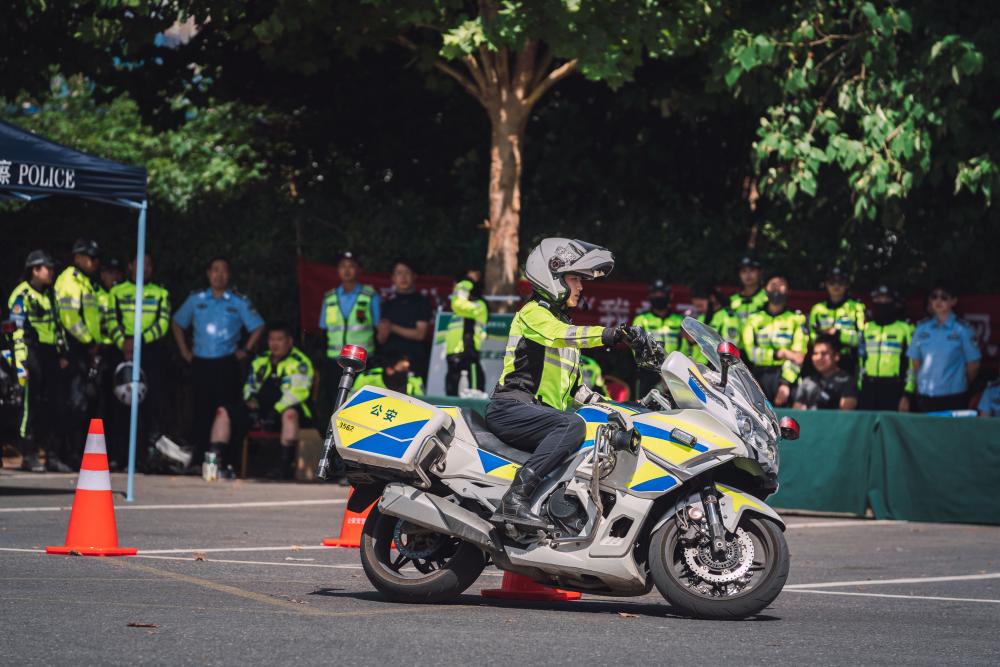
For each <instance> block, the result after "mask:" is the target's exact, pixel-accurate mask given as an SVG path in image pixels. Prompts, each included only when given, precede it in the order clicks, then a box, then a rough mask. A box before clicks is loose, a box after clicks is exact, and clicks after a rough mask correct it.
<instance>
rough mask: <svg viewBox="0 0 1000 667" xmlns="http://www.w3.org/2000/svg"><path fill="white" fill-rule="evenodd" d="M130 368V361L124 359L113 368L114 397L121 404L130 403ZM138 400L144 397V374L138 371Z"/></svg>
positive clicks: (131, 365)
mask: <svg viewBox="0 0 1000 667" xmlns="http://www.w3.org/2000/svg"><path fill="white" fill-rule="evenodd" d="M132 368H133V364H132V362H131V361H124V362H122V363H120V364H118V366H117V367H116V368H115V374H114V376H113V378H114V386H115V389H114V393H115V398H117V399H118V400H119V402H121V403H122V404H123V405H129V406H130V405H132ZM138 395H139V402H140V403H142V399H144V398H146V374H145V373H143V372H142V370H141V369H140V371H139V392H138Z"/></svg>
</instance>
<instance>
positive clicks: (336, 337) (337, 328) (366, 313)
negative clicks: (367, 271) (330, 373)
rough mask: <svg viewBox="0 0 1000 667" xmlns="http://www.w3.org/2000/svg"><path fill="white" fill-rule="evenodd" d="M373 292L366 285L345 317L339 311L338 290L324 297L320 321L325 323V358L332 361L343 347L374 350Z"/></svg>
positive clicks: (372, 289) (333, 290) (331, 291)
mask: <svg viewBox="0 0 1000 667" xmlns="http://www.w3.org/2000/svg"><path fill="white" fill-rule="evenodd" d="M374 296H375V290H374V288H372V287H369V286H368V285H363V286H362V287H361V293H360V294H358V297H357V298H356V299H355V300H354V307H353V308H351V312H349V313H348V314H347V318H346V319H345V318H344V314H343V313H342V312H340V302H339V299H338V298H337V290H335V289H332V290H330V291H329V292H327V293H326V296H325V297H323V321H324V322H325V323H326V356H327V357H329V358H331V359H333V358H335V357H337V356H338V355H339V354H340V350H341V349H343V347H344V346H345V345H359V346H361V347H363V348H365V349H366V350H368V352H372V350H373V349H374V347H375V324H374V322H373V320H374V317H373V315H372V298H373V297H374Z"/></svg>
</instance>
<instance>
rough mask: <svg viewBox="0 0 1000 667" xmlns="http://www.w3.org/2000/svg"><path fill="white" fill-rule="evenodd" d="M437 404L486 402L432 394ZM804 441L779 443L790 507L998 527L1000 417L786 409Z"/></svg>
mask: <svg viewBox="0 0 1000 667" xmlns="http://www.w3.org/2000/svg"><path fill="white" fill-rule="evenodd" d="M428 400H429V401H430V402H432V403H434V404H436V405H459V406H461V407H471V408H473V409H475V410H476V411H478V412H479V413H480V414H482V413H483V411H484V410H485V408H486V404H487V403H488V401H484V400H475V399H456V398H452V397H433V398H429V399H428ZM778 412H779V414H780V415H790V416H793V417H794V418H795V419H796V420H798V422H799V426H800V427H801V430H802V437H801V438H799V439H798V440H795V441H793V442H787V441H784V442H782V443H781V444H780V446H779V447H780V450H781V465H780V473H779V475H778V481H779V483H780V489H779V491H778V493H776V494H775V495H774V496H771V497H770V498H768V503H769V504H770V505H772V506H773V507H777V508H781V509H786V510H809V511H814V512H836V513H848V514H854V515H857V516H861V515H863V514H864V513H865V510H866V509H867V508H868V507H871V508H872V511H873V512H874V514H875V516H876V518H879V519H903V520H907V521H937V522H948V523H987V524H1000V419H977V418H961V419H956V418H950V417H928V416H926V415H910V414H901V413H894V412H861V411H852V412H835V411H798V410H779V411H778Z"/></svg>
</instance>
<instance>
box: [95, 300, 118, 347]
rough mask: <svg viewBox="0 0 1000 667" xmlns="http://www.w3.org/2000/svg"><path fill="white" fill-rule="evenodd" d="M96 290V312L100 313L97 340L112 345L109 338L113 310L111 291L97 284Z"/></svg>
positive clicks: (112, 342) (102, 343)
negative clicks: (99, 333) (99, 328)
mask: <svg viewBox="0 0 1000 667" xmlns="http://www.w3.org/2000/svg"><path fill="white" fill-rule="evenodd" d="M95 290H96V292H97V312H98V313H100V315H101V335H100V337H99V338H98V341H97V342H99V343H100V344H101V345H113V344H114V341H113V340H112V338H111V327H112V326H113V320H114V316H115V315H114V310H113V309H112V307H111V292H110V291H108V290H106V289H104V287H102V286H100V285H98V286H97V287H95Z"/></svg>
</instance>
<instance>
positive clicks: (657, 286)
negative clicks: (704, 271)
mask: <svg viewBox="0 0 1000 667" xmlns="http://www.w3.org/2000/svg"><path fill="white" fill-rule="evenodd" d="M653 292H667V293H669V292H670V283H668V282H667V281H666V280H664V279H663V278H657V279H656V280H654V281H653V282H651V283H649V293H650V294H652V293H653Z"/></svg>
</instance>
